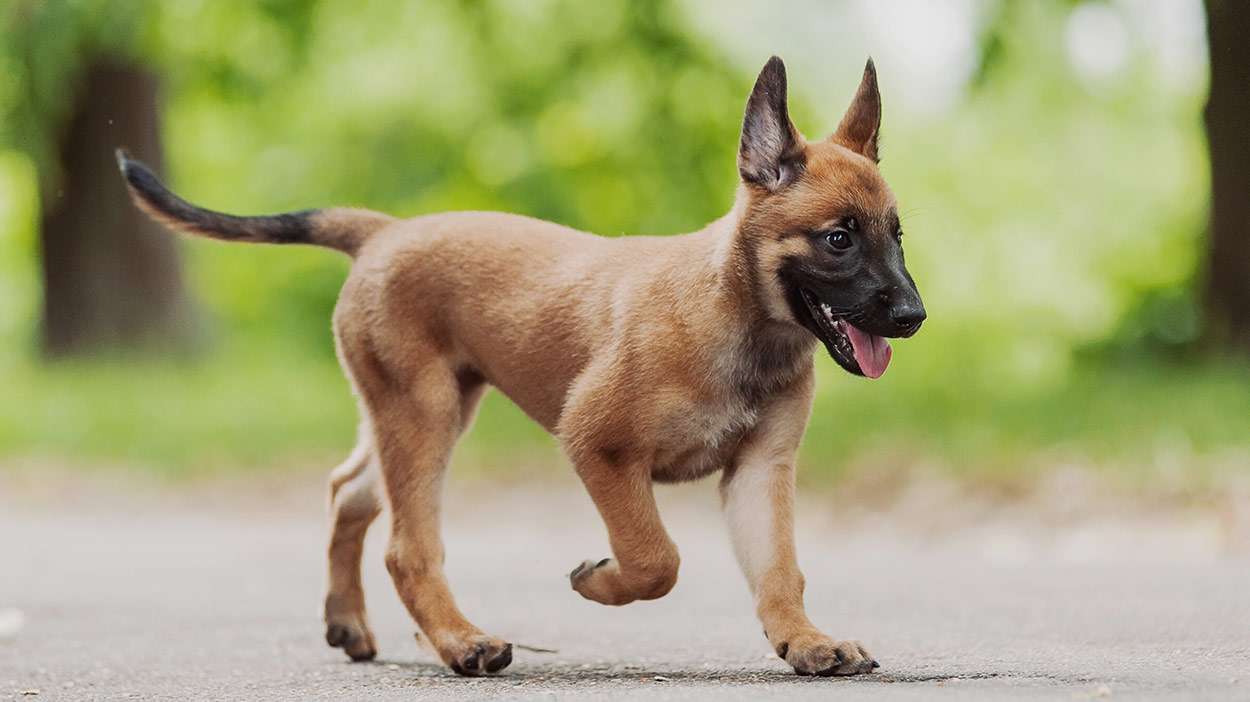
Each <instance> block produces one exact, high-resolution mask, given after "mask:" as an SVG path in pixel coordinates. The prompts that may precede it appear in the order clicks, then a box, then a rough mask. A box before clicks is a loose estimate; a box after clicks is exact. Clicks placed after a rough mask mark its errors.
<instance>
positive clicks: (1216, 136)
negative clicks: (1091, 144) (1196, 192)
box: [1205, 0, 1250, 353]
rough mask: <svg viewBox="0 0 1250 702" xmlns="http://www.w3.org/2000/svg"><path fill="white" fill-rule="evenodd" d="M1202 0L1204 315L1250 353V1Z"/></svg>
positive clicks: (1219, 338) (1227, 341) (1217, 332)
mask: <svg viewBox="0 0 1250 702" xmlns="http://www.w3.org/2000/svg"><path fill="white" fill-rule="evenodd" d="M1205 4H1206V8H1207V41H1208V44H1209V47H1210V57H1211V92H1210V96H1209V97H1208V98H1207V107H1206V115H1205V116H1206V125H1207V142H1208V145H1209V149H1210V156H1211V238H1210V247H1209V249H1208V258H1207V286H1206V301H1205V305H1206V313H1207V319H1208V322H1209V329H1210V340H1211V341H1212V342H1213V343H1214V344H1215V345H1217V346H1218V347H1221V348H1226V349H1231V350H1233V351H1236V352H1240V353H1250V131H1247V129H1248V125H1250V41H1247V40H1246V36H1247V32H1250V2H1245V1H1244V0H1206V3H1205Z"/></svg>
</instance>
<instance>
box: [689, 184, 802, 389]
mask: <svg viewBox="0 0 1250 702" xmlns="http://www.w3.org/2000/svg"><path fill="white" fill-rule="evenodd" d="M747 198H748V196H746V194H745V193H742V192H739V195H738V197H737V198H736V199H735V202H734V206H733V208H732V209H731V210H730V211H729V212H728V213H727V214H726V215H725V216H724V217H721V218H720V219H718V220H716V221H714V222H712V223H711V224H709V225H708V226H707V227H705V228H704V229H703V230H702V231H701V232H700V234H703V235H705V236H706V237H707V239H708V242H709V244H710V246H711V254H710V258H711V261H710V263H711V265H710V266H709V270H708V273H709V274H710V275H711V276H712V277H713V278H714V281H713V282H712V283H711V285H712V287H713V289H714V291H715V293H714V298H715V303H714V304H715V307H716V308H717V309H716V312H717V314H718V315H719V316H720V319H721V320H722V321H723V326H722V329H723V330H724V332H725V333H724V335H723V336H722V337H721V339H720V343H719V344H718V346H719V348H717V349H714V350H713V351H714V352H715V353H716V354H717V355H718V357H719V358H720V359H721V362H720V363H718V364H717V365H718V366H720V367H721V368H722V369H723V371H724V373H723V374H724V375H727V376H729V379H731V380H732V382H733V384H734V385H735V386H737V387H738V388H739V389H740V390H742V391H744V392H746V393H747V394H749V395H753V396H757V395H760V394H761V393H763V394H766V393H768V392H771V391H772V390H775V389H778V388H780V387H781V386H784V385H785V384H786V383H788V382H789V381H790V380H792V379H793V378H794V377H795V376H796V375H798V374H799V373H800V372H801V371H802V370H803V369H804V368H806V367H809V366H810V364H811V363H812V356H813V352H814V351H815V349H816V346H817V341H816V338H815V337H814V336H812V334H811V332H809V331H807V330H806V329H804V328H803V327H802V326H800V325H799V324H798V323H796V322H795V321H794V320H793V319H791V318H790V317H789V315H790V312H789V310H788V309H786V308H784V307H783V306H782V304H781V303H780V300H778V299H776V298H777V295H776V290H775V288H776V286H777V284H778V283H777V281H776V279H775V276H776V272H775V271H769V270H765V269H764V268H762V267H761V264H760V260H759V256H758V253H757V247H756V244H755V242H756V241H758V237H759V236H760V235H761V233H760V232H753V231H747V230H745V229H744V216H743V215H744V213H745V211H746V207H747V202H748V199H747Z"/></svg>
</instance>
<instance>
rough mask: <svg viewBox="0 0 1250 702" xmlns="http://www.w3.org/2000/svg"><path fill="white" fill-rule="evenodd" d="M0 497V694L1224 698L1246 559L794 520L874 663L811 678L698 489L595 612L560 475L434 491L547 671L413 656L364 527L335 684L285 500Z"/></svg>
mask: <svg viewBox="0 0 1250 702" xmlns="http://www.w3.org/2000/svg"><path fill="white" fill-rule="evenodd" d="M0 477H3V476H0ZM307 482H308V483H309V484H314V483H317V482H319V481H318V479H317V478H308V479H307ZM5 488H6V485H5V483H4V482H3V480H0V490H4V492H0V699H6V698H10V697H11V698H12V699H22V700H44V699H53V700H56V699H72V700H95V699H99V700H116V699H142V700H147V699H151V700H155V699H185V700H223V699H260V700H279V699H295V698H298V699H307V700H321V699H325V700H370V701H372V702H380V701H383V700H427V699H428V700H474V699H500V698H503V699H517V700H564V699H568V700H573V699H575V700H579V701H581V700H630V699H682V700H715V701H716V702H724V701H726V700H735V699H780V700H807V699H831V698H834V697H835V696H836V699H839V700H860V699H865V700H866V699H872V700H912V699H917V700H918V699H924V700H928V699H960V700H965V699H972V700H978V699H984V700H998V699H1007V698H1011V699H1037V700H1072V699H1086V698H1089V699H1093V698H1097V697H1105V696H1110V697H1113V698H1123V699H1210V700H1229V699H1250V557H1248V556H1247V555H1245V553H1243V552H1239V551H1238V550H1237V549H1233V548H1229V543H1228V539H1227V536H1226V535H1225V534H1223V532H1222V531H1221V526H1220V520H1219V518H1218V515H1215V516H1213V515H1209V514H1206V513H1204V512H1201V511H1196V512H1192V513H1191V512H1186V511H1184V510H1180V511H1178V510H1175V509H1170V510H1166V513H1165V514H1161V515H1156V514H1152V513H1151V512H1150V511H1149V510H1139V511H1137V512H1135V513H1132V514H1128V515H1118V516H1115V517H1109V516H1105V515H1104V516H1100V515H1098V514H1097V512H1096V511H1093V512H1090V511H1087V513H1085V514H1083V515H1082V516H1078V517H1072V516H1071V515H1067V516H1064V515H1059V518H1056V517H1055V515H1054V514H1051V515H1049V516H1041V517H1039V516H1037V515H1035V514H1033V512H1031V511H1030V508H1027V507H1020V508H1018V509H1017V508H1014V507H1012V506H995V505H993V504H990V503H987V502H984V501H976V500H973V501H969V500H963V499H952V501H951V502H950V503H949V504H945V505H944V504H943V503H942V501H941V500H937V501H932V500H931V502H932V504H930V505H929V506H928V507H927V508H926V510H923V514H921V515H920V516H917V514H916V513H915V510H909V509H908V508H898V507H894V508H891V509H886V510H883V511H880V510H874V509H868V508H862V509H858V510H855V509H851V510H846V509H842V510H838V509H834V506H833V503H832V502H830V501H828V500H809V501H806V502H804V503H803V504H802V506H801V511H800V518H799V548H800V559H801V563H802V565H803V567H804V570H805V572H806V574H807V581H808V597H807V600H808V608H809V613H810V615H811V616H812V618H813V620H814V621H816V622H817V623H818V625H820V626H822V627H823V628H825V630H826V631H827V632H828V633H830V634H832V635H834V636H837V637H845V638H859V639H861V640H863V641H864V642H865V643H866V644H867V645H868V647H869V649H870V650H871V651H872V653H873V654H874V655H875V656H876V658H877V659H878V660H879V661H880V662H881V664H882V668H881V669H880V671H878V672H877V673H876V674H873V675H868V676H863V677H857V678H849V679H812V678H799V677H796V676H794V675H792V674H791V673H790V672H789V670H788V669H787V667H786V666H785V665H784V664H783V663H782V662H781V661H779V660H777V659H776V657H775V656H773V655H772V654H771V653H770V651H769V648H768V646H767V643H766V642H765V641H764V639H763V637H762V635H761V633H760V627H759V625H758V624H757V623H756V621H755V618H754V616H753V613H752V611H751V603H750V598H749V596H748V593H747V591H746V587H745V585H744V583H743V581H742V578H741V577H740V576H739V574H738V572H737V569H736V566H735V564H734V561H733V557H732V554H731V551H730V549H729V545H728V543H727V539H726V536H725V534H724V531H723V529H722V528H721V523H720V521H719V515H718V514H717V510H716V506H715V502H714V500H713V499H711V495H712V493H713V492H714V486H713V485H712V484H710V483H705V484H700V485H695V486H691V487H683V488H679V489H668V490H665V491H664V493H663V495H662V497H663V499H662V509H663V510H664V512H665V515H666V519H667V521H668V524H669V527H670V531H671V532H672V535H673V537H674V539H675V540H676V541H677V543H678V545H679V547H680V548H681V552H682V557H683V564H682V572H681V577H680V580H679V582H678V585H677V587H676V588H675V589H674V591H673V592H672V593H671V594H670V595H669V596H667V597H666V598H664V599H662V600H659V601H656V602H649V603H639V604H633V605H629V606H626V607H623V608H608V607H603V606H601V605H597V604H593V603H590V602H586V601H583V600H582V599H581V598H580V597H578V596H577V595H576V594H575V593H574V592H572V590H570V588H569V586H568V582H567V580H566V574H567V573H568V572H569V570H571V569H572V568H573V567H574V566H576V565H577V564H578V563H580V562H581V561H582V560H583V559H586V558H599V557H602V556H606V555H608V552H607V549H606V537H605V534H604V532H603V528H602V526H601V525H600V524H599V522H598V521H597V518H596V515H595V513H594V510H593V508H592V507H591V505H590V503H589V500H588V499H587V498H586V497H585V495H584V494H582V493H580V492H578V491H577V490H576V488H575V486H574V485H572V484H571V482H568V481H566V482H562V483H556V484H553V485H529V486H512V487H508V488H498V487H495V486H492V485H491V484H489V483H483V482H474V481H469V482H462V483H455V484H453V487H452V488H451V490H450V493H449V496H448V505H449V506H448V509H447V512H446V514H445V520H444V521H445V524H446V542H447V546H448V562H447V569H448V573H449V578H450V580H451V582H452V586H453V588H454V589H455V591H456V592H457V595H458V598H459V601H460V603H461V606H462V608H463V609H464V610H465V612H466V613H467V615H468V616H469V618H470V619H472V620H473V621H474V622H475V623H476V624H477V625H478V626H480V627H482V628H483V629H485V630H487V631H488V632H490V633H494V634H497V635H500V636H503V637H505V638H507V639H508V640H510V641H513V642H515V643H516V644H520V645H525V646H529V647H532V648H538V649H551V650H553V651H554V652H541V651H533V650H525V649H518V650H517V651H516V655H515V658H514V663H513V665H512V666H511V667H510V668H509V669H508V670H507V671H505V674H504V675H501V676H499V677H496V678H490V679H463V678H459V677H457V676H455V675H453V674H451V673H450V672H448V671H447V670H445V669H443V668H442V667H441V666H439V665H436V664H435V663H434V662H433V660H432V659H431V658H430V657H429V656H428V655H427V654H425V653H424V652H422V651H421V650H420V649H419V648H418V646H417V644H416V642H415V640H414V638H413V631H414V627H413V625H412V624H411V622H410V621H409V619H408V617H407V615H406V614H405V613H404V611H403V609H402V607H401V606H400V605H399V603H398V600H397V598H396V597H395V594H394V592H393V590H392V589H391V585H390V582H389V579H388V577H387V576H386V573H385V569H384V568H383V566H382V559H381V547H382V543H383V541H384V538H385V527H384V526H383V524H384V523H383V522H380V523H379V526H380V527H381V528H375V532H374V533H372V534H371V535H370V541H369V544H370V546H369V550H368V552H367V553H366V563H365V581H366V586H367V590H368V595H369V601H368V604H369V607H370V614H371V617H372V620H373V624H374V629H375V631H376V633H377V635H378V644H379V649H380V654H379V658H378V660H376V661H374V662H371V663H358V664H352V663H349V662H347V660H346V658H345V657H343V655H342V654H341V653H340V652H339V651H337V650H334V649H330V648H328V647H327V646H326V645H325V644H324V642H323V641H322V629H321V624H320V621H319V612H318V607H319V600H320V596H321V589H322V587H323V579H324V574H323V571H322V568H323V560H322V552H323V545H324V541H325V524H324V519H323V516H322V512H321V508H322V505H321V499H322V498H321V497H320V496H318V495H317V494H315V493H313V492H311V490H310V489H307V488H298V489H295V490H291V491H283V490H273V489H271V490H269V491H268V493H265V494H257V492H256V491H254V490H252V489H251V488H250V487H248V486H246V484H243V483H236V484H234V485H231V486H228V487H226V488H213V489H202V488H195V489H186V488H182V489H179V490H173V491H166V492H161V491H152V490H147V491H139V492H135V493H130V492H127V491H123V490H113V491H105V493H104V494H94V493H92V491H91V490H85V491H84V490H79V491H78V492H79V493H80V494H71V495H67V494H66V491H65V490H61V489H56V490H53V489H47V488H46V487H45V488H42V489H40V488H35V489H26V488H15V487H13V486H12V485H9V486H8V489H7V490H6V489H5ZM232 490H238V491H240V492H241V493H243V494H246V497H244V498H242V499H238V500H234V499H232V498H230V493H231V491H232ZM83 492H85V493H86V494H85V495H84V494H81V493H83ZM260 492H262V493H264V492H265V491H260ZM848 511H849V512H852V513H853V514H849V515H848ZM838 512H840V513H838ZM36 691H37V693H38V694H37V696H35V695H28V693H34V692H36Z"/></svg>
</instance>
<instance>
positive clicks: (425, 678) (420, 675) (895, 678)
mask: <svg viewBox="0 0 1250 702" xmlns="http://www.w3.org/2000/svg"><path fill="white" fill-rule="evenodd" d="M343 665H348V666H352V667H353V668H358V667H363V668H366V669H369V670H371V671H377V672H378V673H379V674H383V675H384V674H385V673H388V672H389V673H393V674H397V675H399V676H402V677H404V678H406V679H408V680H411V681H416V682H417V684H424V685H428V684H430V683H434V682H455V681H465V682H479V683H480V682H487V681H497V682H499V683H507V684H509V685H511V686H518V685H519V686H522V687H523V686H527V685H541V684H544V683H557V684H558V683H569V682H590V681H594V682H603V681H613V682H621V683H627V684H630V683H632V684H648V685H657V684H665V683H673V684H675V685H683V686H688V685H701V684H708V685H720V684H734V685H742V684H752V683H754V684H759V683H767V684H770V685H776V684H809V683H812V682H813V681H822V680H823V681H844V682H845V681H858V682H860V683H869V682H873V683H893V682H900V683H919V682H933V681H940V680H946V679H949V678H950V677H952V676H950V675H919V674H899V675H890V674H888V673H882V672H874V673H870V674H867V675H853V676H835V677H816V676H802V675H795V673H794V671H792V670H790V669H789V668H788V667H780V666H779V667H777V668H756V669H741V668H740V669H733V670H716V669H708V670H696V671H681V670H673V669H661V668H656V669H652V668H643V667H640V666H621V665H603V664H600V665H594V664H585V663H571V662H568V661H559V662H555V661H552V662H543V661H541V660H538V661H535V660H528V661H525V662H523V663H519V664H518V663H514V664H513V665H511V666H509V667H508V668H507V669H505V670H504V671H502V672H500V673H498V674H495V675H483V676H474V677H465V676H461V675H457V674H456V673H454V672H452V671H451V670H450V669H448V668H447V667H446V666H444V665H441V664H439V663H435V662H434V661H426V660H420V661H413V660H407V661H400V660H382V659H375V660H372V661H361V662H356V663H352V662H348V661H344V662H343ZM990 677H997V676H994V675H991V676H990Z"/></svg>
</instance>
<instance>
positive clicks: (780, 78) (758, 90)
mask: <svg viewBox="0 0 1250 702" xmlns="http://www.w3.org/2000/svg"><path fill="white" fill-rule="evenodd" d="M803 161H804V150H803V137H802V136H801V135H800V134H799V132H798V130H797V129H795V128H794V124H792V123H791V122H790V113H789V111H788V110H787V109H786V65H785V64H784V63H782V62H781V59H779V58H777V57H776V56H774V57H772V58H770V59H768V63H766V64H764V70H762V71H760V77H759V78H757V79H756V81H755V88H754V89H753V90H752V91H751V97H750V99H748V100H747V112H746V116H745V117H744V118H743V120H742V140H741V142H739V145H738V173H739V174H740V175H741V176H742V180H743V181H744V182H747V183H754V184H756V185H759V186H762V187H764V188H767V189H768V190H770V191H777V190H779V189H781V188H783V187H785V186H787V185H789V184H790V183H793V182H794V181H795V180H796V179H797V178H798V175H799V172H800V171H801V170H802V169H803Z"/></svg>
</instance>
